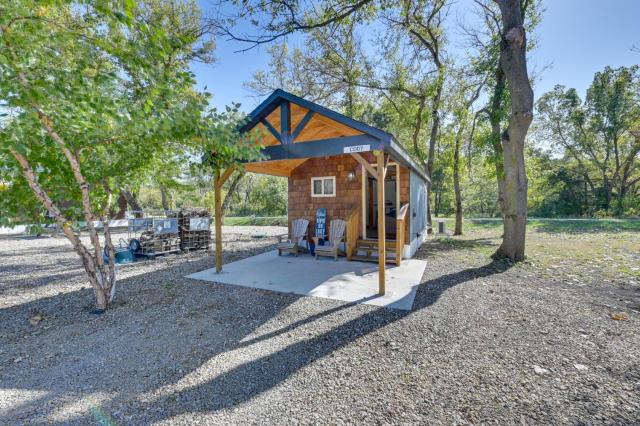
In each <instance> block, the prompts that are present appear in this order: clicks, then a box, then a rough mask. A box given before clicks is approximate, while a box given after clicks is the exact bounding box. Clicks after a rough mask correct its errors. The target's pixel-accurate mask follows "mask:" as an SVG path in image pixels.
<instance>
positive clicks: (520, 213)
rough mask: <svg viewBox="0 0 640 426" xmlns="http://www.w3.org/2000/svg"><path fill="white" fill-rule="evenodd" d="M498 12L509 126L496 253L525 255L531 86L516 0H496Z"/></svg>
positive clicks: (519, 257) (520, 257)
mask: <svg viewBox="0 0 640 426" xmlns="http://www.w3.org/2000/svg"><path fill="white" fill-rule="evenodd" d="M497 2H498V5H499V6H500V11H501V14H502V25H503V31H502V41H501V44H500V66H501V67H502V70H503V71H504V74H505V77H506V79H507V83H508V85H509V92H510V94H511V116H510V117H509V126H508V127H507V130H506V131H505V132H504V134H503V137H502V147H503V151H504V172H505V187H504V235H503V237H502V245H501V246H500V248H498V250H497V251H496V253H495V256H497V257H508V258H510V259H512V260H516V261H520V260H523V259H524V257H525V236H526V230H527V175H526V172H525V163H524V144H525V138H526V136H527V131H528V130H529V126H530V125H531V121H532V119H533V90H532V89H531V84H530V82H529V74H528V72H527V57H526V53H527V42H526V33H525V29H524V26H523V16H522V10H521V8H520V1H519V0H497Z"/></svg>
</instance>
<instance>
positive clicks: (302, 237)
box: [278, 219, 309, 257]
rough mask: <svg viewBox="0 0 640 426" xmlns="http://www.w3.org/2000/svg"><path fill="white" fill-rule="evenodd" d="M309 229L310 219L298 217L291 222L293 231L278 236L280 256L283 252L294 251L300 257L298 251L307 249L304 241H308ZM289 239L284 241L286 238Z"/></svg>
mask: <svg viewBox="0 0 640 426" xmlns="http://www.w3.org/2000/svg"><path fill="white" fill-rule="evenodd" d="M308 229H309V221H308V220H307V219H296V220H294V221H292V222H291V233H290V234H284V235H279V236H278V256H282V252H286V253H293V254H294V255H295V256H296V257H298V252H300V251H303V250H307V249H306V248H305V247H304V246H303V245H302V244H303V241H307V245H308V244H309V242H308V236H307V232H308ZM285 237H286V238H287V241H283V239H284V238H285Z"/></svg>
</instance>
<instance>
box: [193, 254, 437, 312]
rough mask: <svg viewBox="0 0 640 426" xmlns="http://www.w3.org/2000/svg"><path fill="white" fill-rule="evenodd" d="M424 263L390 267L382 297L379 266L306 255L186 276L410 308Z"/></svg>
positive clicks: (269, 257) (263, 257)
mask: <svg viewBox="0 0 640 426" xmlns="http://www.w3.org/2000/svg"><path fill="white" fill-rule="evenodd" d="M426 265H427V262H425V261H424V260H417V259H408V260H403V261H402V264H401V265H400V266H395V265H387V279H386V283H387V285H386V289H387V292H386V294H385V295H384V296H378V265H377V264H374V263H365V262H349V261H347V260H346V259H345V258H339V260H338V261H337V262H336V261H334V260H333V259H332V258H320V259H318V260H316V259H314V258H313V257H312V256H310V255H308V254H306V255H305V254H302V255H300V256H298V257H297V258H296V257H294V256H292V255H283V256H281V257H279V256H278V252H277V251H275V250H274V251H270V252H267V253H262V254H259V255H257V256H253V257H249V258H246V259H242V260H239V261H237V262H233V263H229V264H227V265H224V270H223V272H222V273H220V274H216V272H215V268H212V269H207V270H204V271H201V272H197V273H195V274H191V275H187V278H193V279H197V280H203V281H211V282H216V283H222V284H231V285H239V286H243V287H252V288H260V289H264V290H273V291H278V292H282V293H293V294H300V295H303V296H315V297H323V298H327V299H335V300H343V301H345V302H354V303H365V304H368V305H376V306H383V307H387V308H394V309H403V310H411V308H412V306H413V299H414V298H415V295H416V290H417V288H418V285H419V284H420V282H421V280H422V275H423V273H424V270H425V267H426Z"/></svg>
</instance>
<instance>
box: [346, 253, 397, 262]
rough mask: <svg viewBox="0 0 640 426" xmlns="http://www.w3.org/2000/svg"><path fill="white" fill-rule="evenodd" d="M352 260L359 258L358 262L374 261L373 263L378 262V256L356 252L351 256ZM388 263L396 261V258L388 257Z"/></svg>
mask: <svg viewBox="0 0 640 426" xmlns="http://www.w3.org/2000/svg"><path fill="white" fill-rule="evenodd" d="M351 260H357V261H358V262H373V263H378V258H377V257H373V256H360V255H357V254H354V255H353V256H352V257H351ZM386 263H396V259H395V258H392V257H387V262H386Z"/></svg>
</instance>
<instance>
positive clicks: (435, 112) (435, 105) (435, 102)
mask: <svg viewBox="0 0 640 426" xmlns="http://www.w3.org/2000/svg"><path fill="white" fill-rule="evenodd" d="M443 86H444V65H440V66H439V67H438V85H437V87H436V91H435V93H434V95H433V98H432V102H431V132H430V133H429V152H428V155H427V169H426V172H427V177H428V178H429V179H431V174H432V172H433V162H434V159H435V152H436V142H437V141H438V130H439V129H440V102H441V99H442V87H443ZM430 199H431V185H427V200H430ZM427 224H428V225H429V227H428V228H427V229H428V233H430V234H432V233H433V226H432V224H433V220H432V217H431V203H429V202H427Z"/></svg>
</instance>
